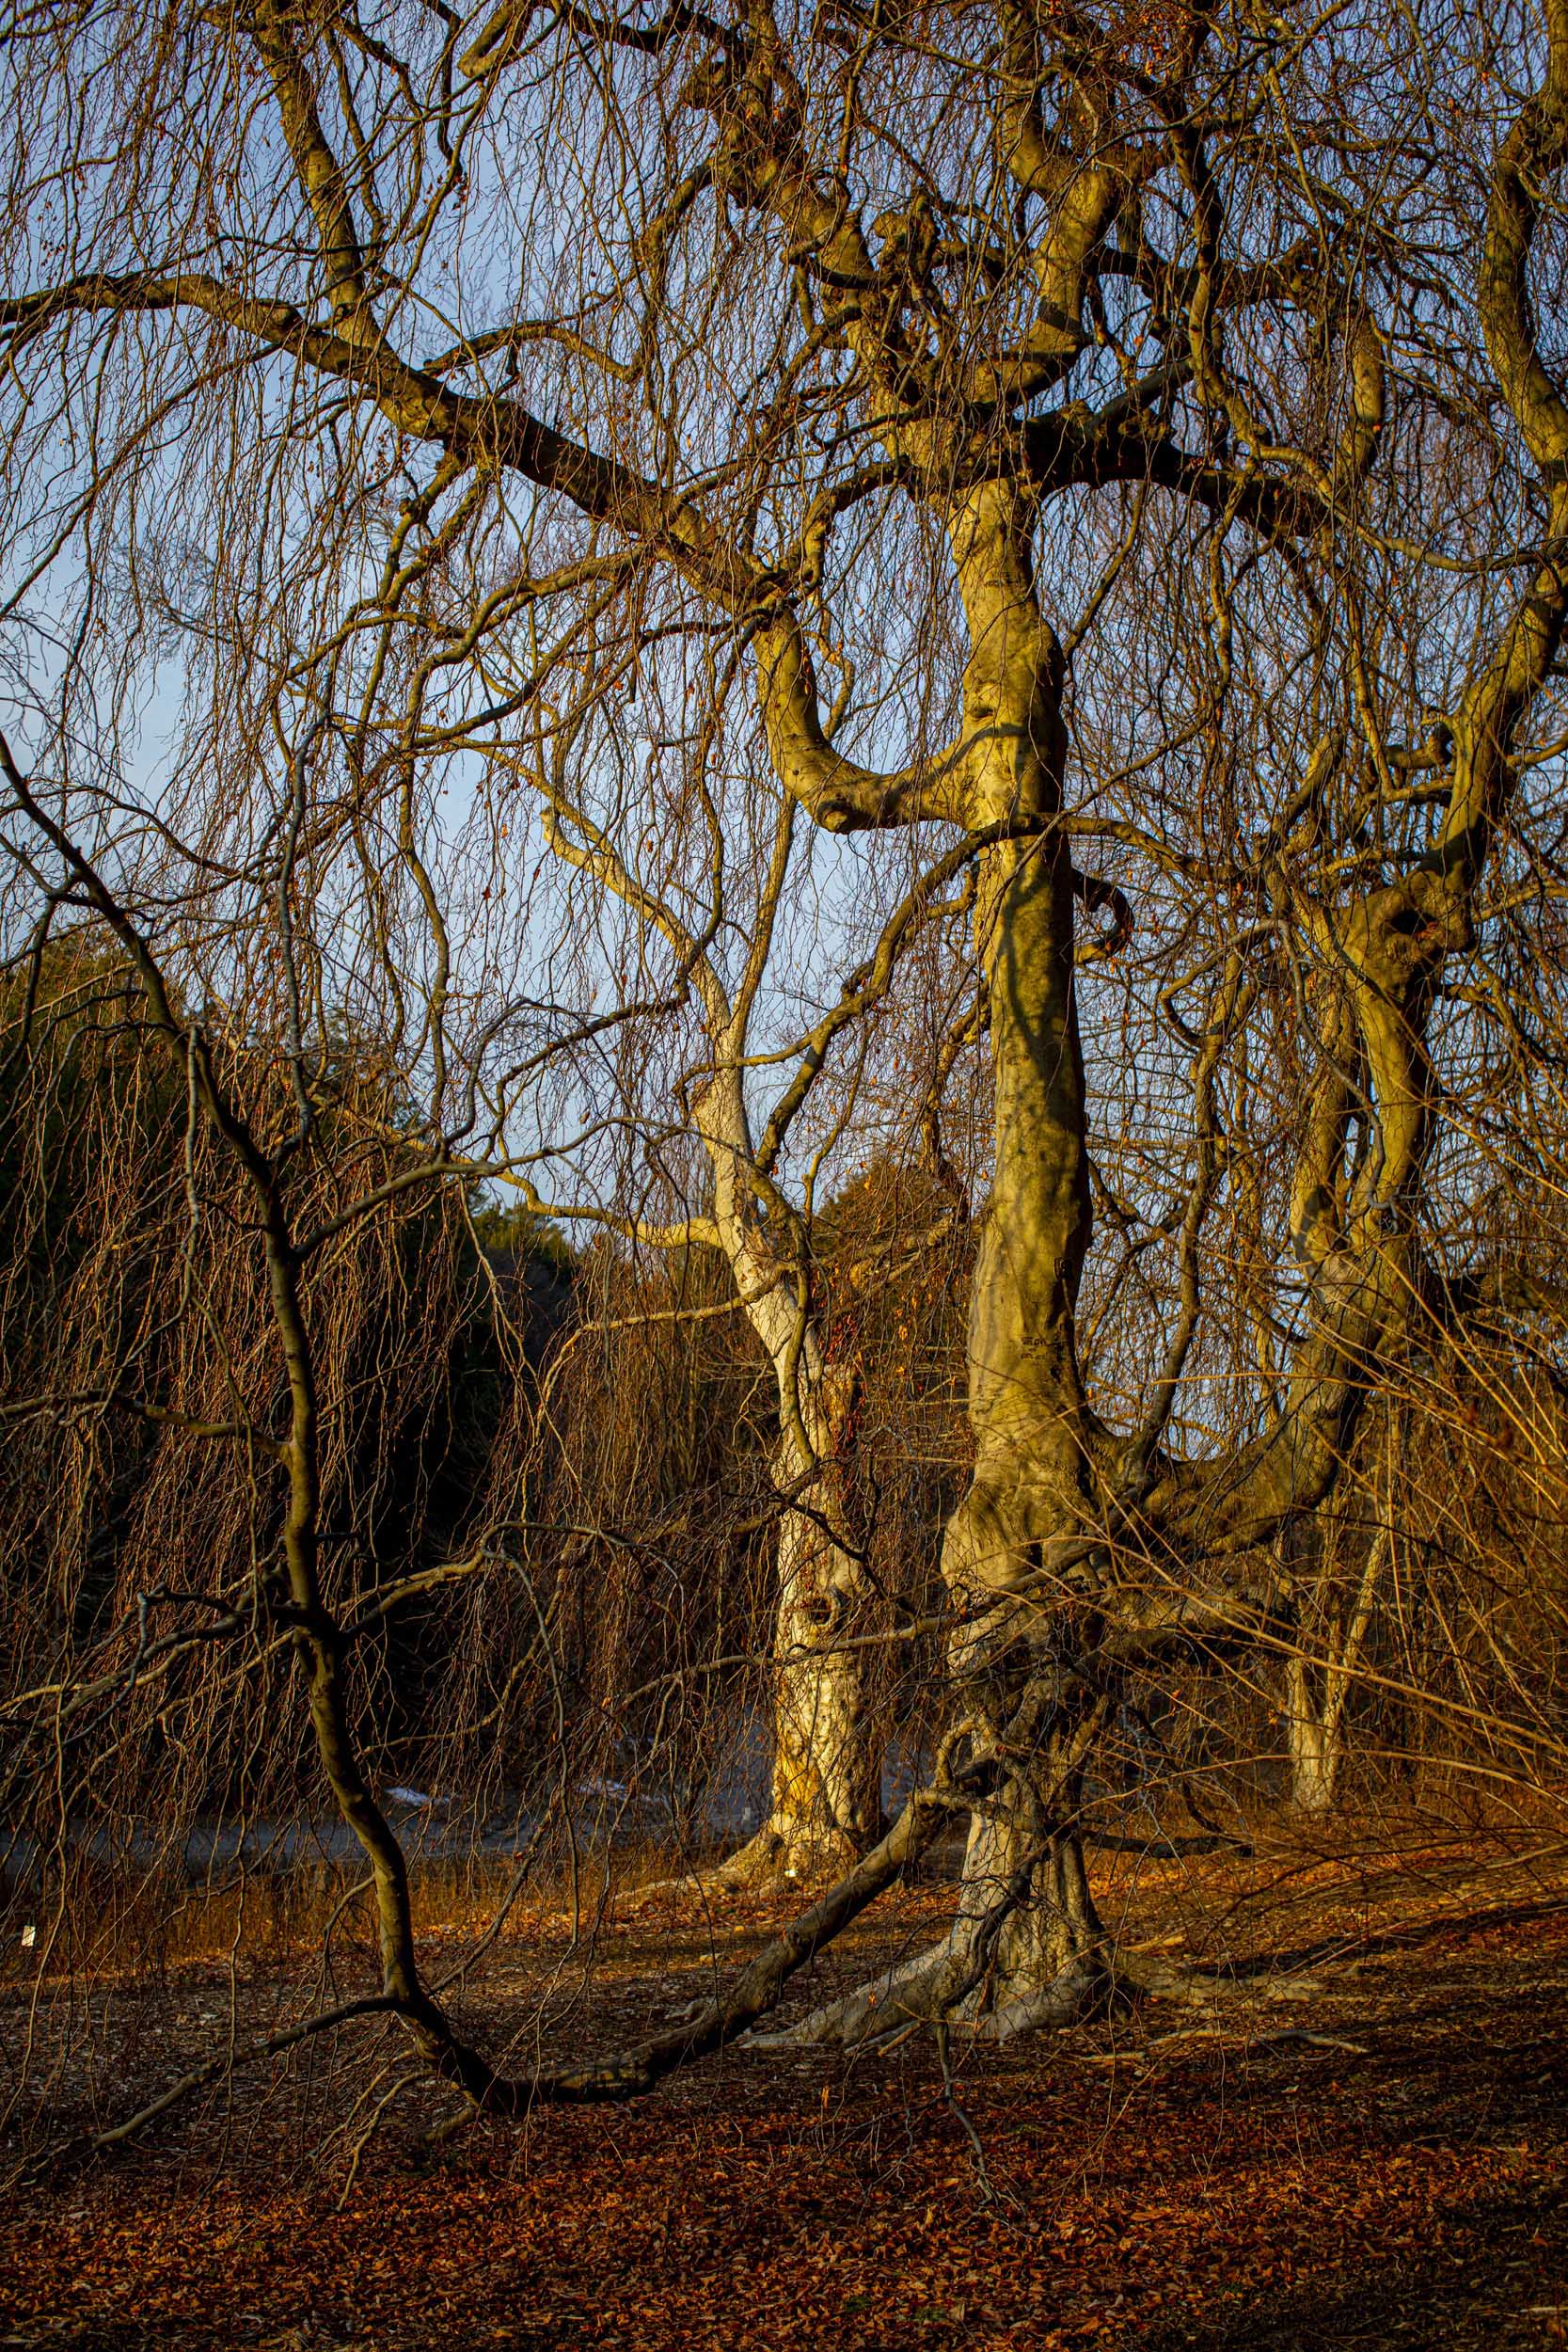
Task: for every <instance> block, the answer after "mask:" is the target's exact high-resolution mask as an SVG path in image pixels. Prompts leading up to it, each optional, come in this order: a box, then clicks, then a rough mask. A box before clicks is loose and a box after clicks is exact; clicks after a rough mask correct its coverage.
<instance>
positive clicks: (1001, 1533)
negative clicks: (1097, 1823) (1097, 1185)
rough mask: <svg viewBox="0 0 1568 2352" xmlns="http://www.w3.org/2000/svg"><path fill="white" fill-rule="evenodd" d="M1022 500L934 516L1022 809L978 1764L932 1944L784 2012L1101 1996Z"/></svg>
mask: <svg viewBox="0 0 1568 2352" xmlns="http://www.w3.org/2000/svg"><path fill="white" fill-rule="evenodd" d="M1027 525H1028V516H1027V511H1026V509H1025V508H1024V507H1023V506H1022V504H1021V503H1020V502H1019V501H1017V500H1016V499H1015V497H1014V495H1013V494H1012V493H1011V492H1010V491H1009V490H1008V489H1007V487H1006V485H1000V484H994V483H993V484H989V485H984V486H983V487H982V488H980V489H978V490H976V491H974V493H972V494H971V495H970V496H969V497H968V498H967V499H965V500H964V501H961V503H960V504H959V506H958V508H957V509H955V511H954V513H953V516H952V517H951V530H952V538H953V547H954V552H955V556H956V558H957V561H958V573H959V580H960V586H961V589H962V594H963V598H964V606H965V612H966V617H967V620H968V625H969V630H970V638H971V644H972V645H973V648H974V651H973V654H972V657H971V660H970V662H969V666H968V668H967V670H966V672H965V677H964V717H965V729H966V735H967V736H968V737H969V739H970V740H971V742H972V743H973V746H974V749H973V751H972V752H971V754H970V757H969V762H968V775H967V791H966V809H965V821H966V822H967V823H968V824H969V825H970V827H971V828H972V829H973V830H974V831H976V832H978V831H990V830H991V829H993V828H996V827H998V826H1001V825H1007V826H1017V827H1018V828H1019V832H1020V834H1021V836H1022V837H1021V838H1019V839H1017V840H1004V841H1001V842H998V843H997V844H996V845H995V846H994V847H990V848H987V849H986V850H983V851H982V853H981V873H980V887H979V891H978V894H977V902H976V911H975V944H976V947H977V950H978V954H979V959H980V962H981V966H982V970H983V973H984V977H985V986H986V992H987V1000H988V1009H989V1012H990V1046H991V1058H992V1072H993V1078H994V1086H995V1112H994V1117H995V1161H994V1168H993V1173H992V1181H991V1192H990V1203H989V1205H988V1208H987V1211H986V1216H985V1220H984V1224H983V1226H982V1230H981V1238H980V1247H979V1252H978V1257H977V1261H976V1264H975V1272H974V1289H973V1292H972V1295H971V1307H970V1324H969V1338H968V1359H969V1361H968V1369H969V1418H970V1425H971V1428H972V1430H973V1432H974V1445H975V1463H974V1476H973V1478H972V1481H971V1484H970V1486H969V1490H968V1492H967V1493H966V1495H965V1496H964V1499H963V1501H962V1502H960V1503H959V1505H958V1509H957V1511H956V1512H955V1513H954V1515H953V1518H952V1519H951V1521H950V1522H949V1525H948V1529H947V1533H946V1537H945V1540H944V1542H943V1546H942V1576H943V1579H944V1581H945V1582H946V1585H947V1588H948V1593H949V1597H950V1600H951V1603H952V1606H953V1610H954V1614H955V1617H956V1618H957V1619H958V1623H959V1626H960V1628H961V1630H960V1631H959V1632H958V1634H957V1635H956V1637H955V1639H954V1641H953V1644H952V1645H951V1647H950V1652H949V1670H950V1674H951V1677H952V1685H953V1697H952V1708H953V1716H954V1721H955V1727H956V1728H957V1729H958V1730H959V1731H960V1732H961V1734H962V1735H964V1738H965V1743H966V1744H967V1748H968V1754H969V1759H970V1769H971V1771H972V1772H977V1773H978V1774H979V1775H980V1777H981V1779H982V1780H985V1779H987V1778H989V1779H990V1787H989V1788H988V1789H987V1792H986V1795H985V1799H984V1802H983V1804H982V1806H981V1807H980V1808H979V1809H978V1810H977V1811H976V1814H975V1816H974V1822H973V1825H972V1828H971V1832H970V1836H969V1840H968V1846H967V1849H966V1855H965V1862H964V1869H963V1876H962V1880H961V1883H960V1885H959V1889H958V1905H957V1911H956V1915H955V1918H954V1923H953V1926H952V1929H951V1931H949V1933H948V1934H947V1936H946V1937H944V1938H943V1940H942V1943H941V1944H939V1945H938V1946H937V1947H936V1948H935V1949H934V1950H933V1951H931V1952H929V1953H927V1954H926V1955H924V1956H922V1957H921V1958H920V1959H918V1960H916V1961H914V1962H911V1963H910V1964H909V1965H908V1966H907V1967H905V1968H903V1969H901V1970H899V1971H897V1972H896V1974H895V1976H894V1977H892V1978H889V1979H882V1980H881V1981H879V1982H878V1983H873V1984H870V1985H866V1986H864V1987H863V1988H862V1989H861V1991H860V1992H859V1993H857V1994H852V1995H851V1996H850V1998H849V1999H848V2000H847V2002H845V2003H841V2004H838V2005H836V2006H835V2007H834V2008H833V2009H832V2010H826V2011H824V2012H822V2013H821V2015H820V2016H818V2017H817V2018H815V2019H813V2020H811V2021H810V2022H809V2024H808V2025H807V2026H805V2027H803V2028H801V2029H800V2038H802V2039H806V2040H830V2039H831V2040H837V2041H843V2042H857V2041H863V2040H865V2039H867V2038H868V2037H869V2038H876V2039H879V2038H881V2037H882V2036H883V2035H885V2034H886V2032H887V2031H888V2030H889V2026H890V2023H891V2025H892V2026H893V2027H894V2028H895V2029H896V2028H897V2026H898V2025H899V2024H900V2022H902V2023H905V2024H910V2023H913V2022H916V2021H918V2020H920V2019H929V2020H931V2021H933V2022H939V2021H948V2022H957V2023H962V2024H965V2025H968V2026H972V2027H974V2028H975V2029H976V2030H979V2031H984V2032H998V2033H999V2032H1010V2031H1014V2030H1017V2029H1019V2028H1021V2027H1022V2026H1026V2025H1039V2024H1045V2023H1048V2022H1049V2023H1058V2024H1059V2023H1062V2022H1065V2020H1066V2019H1067V2018H1069V2017H1070V2016H1073V2015H1076V2014H1078V2013H1080V2012H1081V2011H1082V2010H1083V2009H1084V2008H1085V2005H1086V2004H1088V2003H1090V2002H1092V2001H1094V2000H1096V1999H1098V1998H1099V1997H1101V1991H1102V1988H1103V1984H1104V1981H1105V1972H1104V1968H1103V1964H1102V1962H1101V1947H1102V1944H1103V1935H1102V1931H1101V1925H1100V1922H1099V1920H1098V1918H1097V1916H1096V1915H1095V1909H1094V1903H1093V1899H1092V1897H1091V1895H1090V1891H1089V1885H1088V1879H1087V1876H1086V1873H1085V1868H1084V1861H1083V1853H1082V1849H1081V1846H1080V1842H1079V1833H1078V1826H1077V1815H1078V1804H1079V1791H1078V1783H1079V1777H1080V1772H1081V1768H1082V1763H1083V1756H1084V1753H1085V1747H1086V1743H1087V1741H1088V1740H1089V1739H1090V1738H1091V1737H1092V1733H1093V1730H1094V1727H1095V1725H1096V1724H1097V1722H1098V1703H1097V1702H1096V1701H1095V1700H1094V1698H1093V1696H1092V1694H1090V1693H1087V1692H1084V1691H1083V1690H1082V1689H1078V1688H1075V1687H1074V1685H1073V1681H1072V1677H1071V1676H1070V1673H1068V1672H1065V1671H1064V1670H1063V1669H1062V1667H1061V1666H1060V1663H1059V1661H1060V1659H1061V1657H1063V1656H1064V1655H1066V1654H1067V1653H1068V1652H1069V1651H1070V1650H1071V1648H1072V1647H1073V1643H1072V1641H1071V1639H1070V1633H1071V1621H1073V1620H1075V1619H1076V1618H1077V1617H1078V1616H1079V1615H1080V1614H1081V1609H1080V1607H1079V1603H1078V1599H1077V1597H1076V1596H1075V1595H1074V1593H1073V1591H1072V1588H1071V1585H1070V1581H1069V1578H1068V1576H1067V1574H1066V1570H1067V1568H1068V1566H1069V1563H1070V1561H1071V1559H1072V1558H1073V1557H1074V1556H1075V1554H1076V1552H1077V1550H1078V1549H1079V1548H1080V1546H1081V1544H1082V1540H1083V1534H1084V1531H1085V1526H1087V1525H1089V1524H1091V1523H1092V1520H1093V1517H1094V1505H1093V1500H1092V1492H1091V1465H1090V1461H1089V1457H1088V1449H1087V1432H1088V1428H1089V1417H1088V1415H1087V1412H1086V1409H1085V1400H1084V1394H1083V1388H1082V1382H1081V1379H1080V1376H1079V1369H1078V1361H1077V1353H1076V1348H1075V1344H1074V1323H1075V1314H1076V1304H1077V1293H1078V1283H1079V1278H1080V1275H1081V1272H1082V1269H1083V1263H1084V1256H1085V1249H1086V1248H1087V1244H1088V1237H1089V1221H1090V1219H1089V1191H1088V1168H1087V1160H1086V1156H1085V1105H1084V1073H1083V1057H1082V1052H1081V1048H1080V1045H1079V1039H1078V1030H1077V1016H1076V1010H1075V1006H1074V1001H1073V876H1072V863H1071V855H1070V849H1069V843H1068V841H1067V840H1066V839H1065V838H1064V837H1063V836H1061V835H1060V834H1055V833H1053V830H1052V827H1051V819H1052V818H1053V816H1054V815H1055V814H1056V812H1057V811H1058V809H1059V807H1060V797H1061V772H1062V760H1063V756H1064V750H1065V739H1064V734H1063V727H1062V721H1061V714H1060V698H1061V687H1062V660H1061V654H1060V650H1059V648H1058V646H1057V644H1056V641H1055V638H1054V636H1053V633H1052V631H1051V629H1050V628H1049V627H1048V625H1047V623H1046V622H1045V620H1044V618H1043V616H1042V615H1041V613H1040V611H1039V608H1038V605H1037V600H1036V597H1035V594H1034V587H1033V582H1032V580H1031V577H1030V568H1029V562H1030V560H1029V554H1028V546H1027Z"/></svg>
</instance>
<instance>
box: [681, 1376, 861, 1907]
mask: <svg viewBox="0 0 1568 2352" xmlns="http://www.w3.org/2000/svg"><path fill="white" fill-rule="evenodd" d="M826 1385H828V1386H830V1387H832V1386H833V1385H835V1384H833V1383H832V1376H831V1375H827V1376H826ZM823 1402H824V1403H825V1402H826V1400H823ZM833 1402H834V1404H835V1405H836V1403H837V1399H836V1398H835V1399H834V1400H833ZM813 1420H814V1422H816V1429H815V1431H814V1436H815V1438H816V1440H817V1442H818V1454H817V1459H818V1464H819V1468H818V1470H817V1472H816V1477H815V1478H814V1479H813V1481H812V1483H811V1485H810V1486H808V1487H807V1488H806V1490H805V1492H804V1494H802V1495H800V1497H799V1502H800V1505H801V1506H802V1507H799V1508H795V1509H790V1510H786V1511H785V1512H784V1517H783V1518H782V1519H781V1520H780V1522H779V1545H778V1554H777V1563H776V1573H777V1589H778V1602H777V1608H776V1613H775V1617H774V1652H773V1654H774V1657H775V1659H776V1660H777V1661H778V1665H777V1669H776V1676H775V1680H774V1685H773V1767H772V1793H771V1799H770V1803H769V1806H768V1819H767V1820H766V1821H765V1822H764V1823H763V1825H762V1827H761V1829H760V1830H758V1832H757V1834H756V1836H754V1837H753V1838H752V1839H751V1840H750V1842H749V1843H748V1844H747V1845H746V1846H744V1847H743V1848H742V1849H741V1851H740V1852H739V1853H737V1854H736V1855H734V1856H733V1857H732V1858H731V1860H730V1861H729V1862H727V1863H726V1864H725V1865H724V1867H723V1868H722V1870H721V1872H720V1874H719V1875H720V1878H721V1881H724V1882H729V1883H736V1884H738V1883H758V1882H759V1881H762V1880H766V1879H771V1878H784V1879H794V1878H808V1877H820V1876H822V1875H824V1874H828V1875H834V1876H836V1875H838V1874H839V1873H841V1872H842V1871H844V1870H847V1868H848V1867H850V1865H851V1864H852V1863H853V1862H855V1861H856V1860H857V1859H858V1857H859V1856H860V1855H861V1854H862V1853H863V1852H864V1851H865V1849H866V1848H867V1847H868V1846H869V1845H871V1844H872V1843H873V1842H874V1841H875V1839H876V1837H877V1836H878V1834H879V1827H880V1820H881V1804H880V1788H879V1782H880V1774H879V1770H878V1759H877V1757H876V1756H875V1755H874V1754H873V1752H872V1748H871V1743H870V1739H869V1736H868V1726H867V1724H866V1718H865V1659H866V1655H867V1653H866V1652H865V1651H864V1650H863V1649H860V1648H851V1647H848V1646H845V1644H846V1643H847V1640H849V1639H852V1637H853V1634H854V1631H855V1626H856V1603H857V1602H858V1601H859V1600H860V1599H861V1598H862V1597H863V1592H864V1587H865V1579H864V1576H863V1572H862V1569H861V1566H860V1563H859V1561H858V1560H857V1559H855V1557H854V1556H853V1554H852V1553H851V1552H850V1551H849V1550H848V1549H847V1548H846V1544H845V1539H844V1502H843V1486H842V1481H841V1476H840V1472H839V1469H838V1466H837V1463H836V1462H835V1460H834V1458H833V1446H834V1442H835V1440H836V1439H837V1438H838V1437H839V1435H840V1433H841V1429H842V1421H843V1414H842V1412H841V1411H839V1410H823V1411H821V1412H819V1413H816V1414H814V1415H813ZM807 1468H808V1465H806V1464H804V1463H802V1462H801V1460H800V1451H799V1447H798V1445H797V1443H796V1441H795V1440H794V1438H792V1437H790V1436H787V1435H786V1436H785V1438H784V1439H783V1441H782V1442H781V1444H780V1446H779V1448H778V1451H777V1452H776V1454H775V1455H774V1458H773V1478H774V1484H775V1486H777V1487H778V1488H779V1490H780V1491H781V1492H784V1493H789V1492H793V1491H794V1490H795V1488H796V1486H797V1485H798V1482H799V1481H800V1477H801V1476H802V1474H803V1472H804V1471H805V1470H806V1469H807Z"/></svg>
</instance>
